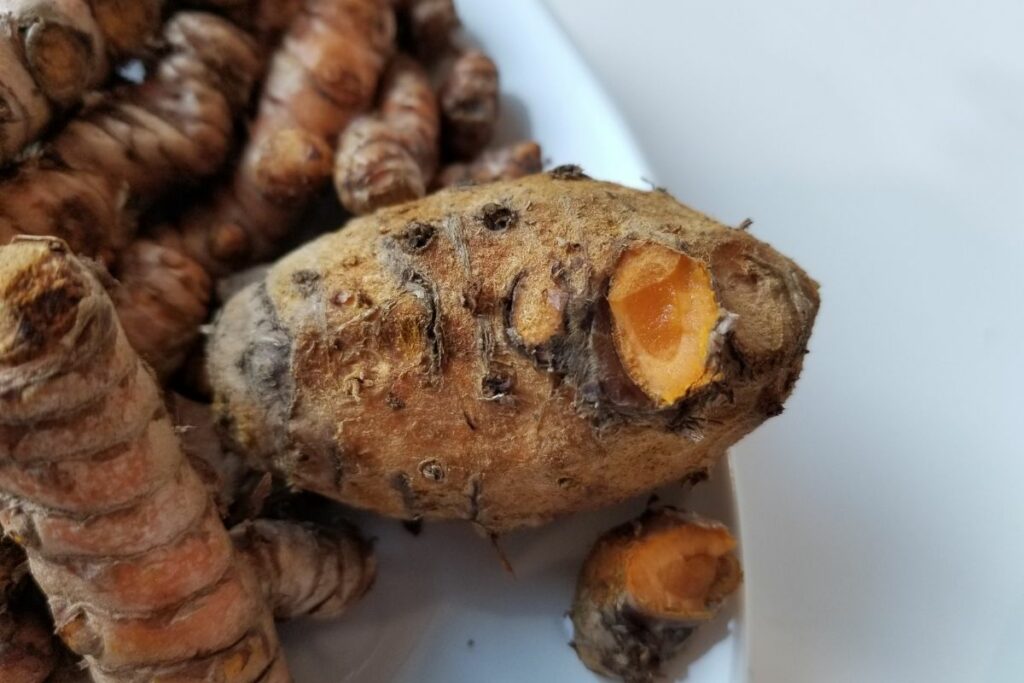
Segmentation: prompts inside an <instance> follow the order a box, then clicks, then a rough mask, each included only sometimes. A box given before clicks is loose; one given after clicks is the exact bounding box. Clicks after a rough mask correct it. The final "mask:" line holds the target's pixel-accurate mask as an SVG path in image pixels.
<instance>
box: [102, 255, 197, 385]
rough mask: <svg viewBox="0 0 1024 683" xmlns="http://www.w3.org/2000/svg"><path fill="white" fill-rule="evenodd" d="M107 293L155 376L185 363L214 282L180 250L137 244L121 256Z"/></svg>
mask: <svg viewBox="0 0 1024 683" xmlns="http://www.w3.org/2000/svg"><path fill="white" fill-rule="evenodd" d="M115 273H116V276H117V278H118V279H119V280H120V282H121V286H120V287H116V288H115V289H114V291H113V292H112V293H111V296H112V298H113V299H114V306H115V307H116V308H117V315H118V317H119V318H120V319H121V325H122V326H123V327H124V331H125V335H127V337H128V342H129V343H130V344H131V345H132V348H133V349H135V351H136V352H137V353H138V354H139V356H141V357H142V360H144V361H146V362H147V363H149V366H150V367H151V368H153V370H154V371H156V374H157V375H158V376H159V377H164V378H165V377H167V376H168V375H170V373H171V372H172V371H173V370H175V369H176V368H177V367H178V366H179V365H181V363H182V362H183V361H184V359H185V355H186V354H187V353H188V351H189V348H190V347H191V346H192V344H193V343H194V342H195V340H196V338H197V337H198V336H199V327H200V325H202V324H203V322H204V321H205V320H206V315H207V310H208V306H209V303H210V295H211V290H212V287H213V284H212V283H211V282H210V278H209V276H207V274H206V271H204V270H203V269H202V267H201V266H200V265H199V264H198V263H196V262H195V261H193V260H192V259H190V258H188V257H187V256H185V255H184V254H182V253H181V252H178V251H175V250H173V249H169V248H167V247H165V246H162V245H160V244H157V243H155V242H152V241H150V240H136V241H135V242H133V243H132V244H131V245H129V247H128V248H127V249H126V250H125V251H124V252H122V253H121V255H120V258H119V259H118V263H117V270H116V271H115Z"/></svg>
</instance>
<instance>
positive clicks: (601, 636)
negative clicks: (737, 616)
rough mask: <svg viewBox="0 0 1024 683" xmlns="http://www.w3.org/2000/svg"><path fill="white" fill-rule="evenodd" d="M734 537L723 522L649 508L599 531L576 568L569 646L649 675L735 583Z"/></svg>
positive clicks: (628, 672) (628, 675)
mask: <svg viewBox="0 0 1024 683" xmlns="http://www.w3.org/2000/svg"><path fill="white" fill-rule="evenodd" d="M735 547H736V540H735V539H734V538H733V537H732V535H731V534H730V533H729V531H728V529H726V528H725V527H724V526H722V525H721V524H718V523H717V522H712V521H709V520H705V519H700V518H697V517H695V516H692V515H685V514H682V513H680V512H677V511H675V510H672V509H662V510H657V511H649V512H647V513H645V514H644V515H643V516H641V517H640V518H639V519H637V520H634V521H632V522H629V523H627V524H624V525H622V526H620V527H617V528H615V529H613V530H611V531H609V532H608V533H607V534H605V535H604V536H602V537H601V538H600V539H599V540H598V542H597V544H596V545H595V546H594V549H593V550H592V551H591V553H590V555H589V556H588V557H587V559H586V561H585V563H584V565H583V570H582V572H581V573H580V578H579V584H578V586H577V591H576V599H575V602H574V603H573V608H572V613H571V614H572V621H573V626H574V627H575V631H576V635H575V639H574V641H573V647H574V648H575V649H576V652H577V654H578V655H579V656H580V659H582V660H583V663H584V664H586V665H587V666H588V667H589V668H591V669H593V670H594V671H596V672H598V673H601V674H605V675H609V676H615V677H619V678H622V679H623V680H625V681H628V682H629V683H646V682H648V681H652V680H653V679H654V677H655V676H657V675H658V674H659V670H660V666H661V664H662V663H663V662H664V661H666V660H667V659H669V658H671V657H672V656H674V655H675V654H676V653H678V652H679V651H680V649H681V648H682V646H683V644H684V643H685V641H686V640H687V638H689V637H690V635H691V634H692V633H693V631H694V630H695V629H696V628H697V627H698V626H699V625H700V624H702V623H704V622H706V621H708V620H710V619H712V618H713V617H714V616H715V614H716V612H717V611H718V608H719V607H720V606H721V604H722V602H723V601H724V600H725V599H726V598H727V597H728V596H729V595H731V594H732V593H733V592H735V591H736V589H737V588H738V587H739V584H740V581H741V579H742V571H741V570H740V565H739V561H738V560H737V559H736V556H735V555H734V553H733V550H734V549H735Z"/></svg>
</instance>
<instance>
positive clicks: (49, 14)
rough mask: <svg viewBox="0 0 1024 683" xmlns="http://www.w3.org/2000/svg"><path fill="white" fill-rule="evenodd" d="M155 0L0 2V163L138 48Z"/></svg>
mask: <svg viewBox="0 0 1024 683" xmlns="http://www.w3.org/2000/svg"><path fill="white" fill-rule="evenodd" d="M162 5H163V1H162V0H7V1H6V2H4V6H3V8H2V9H0V165H2V164H5V163H7V162H8V161H10V160H11V159H13V158H14V157H15V156H17V154H18V153H19V152H21V151H22V150H23V149H24V148H25V146H26V145H28V144H29V143H31V142H33V141H34V140H36V139H37V138H38V137H39V136H40V134H42V133H43V132H44V131H45V130H46V129H47V126H48V125H49V124H50V122H51V121H52V119H53V118H54V115H55V114H58V113H59V112H61V111H63V110H65V109H68V108H70V107H73V106H75V105H77V104H79V103H81V101H82V99H83V98H84V96H85V94H86V93H87V92H89V91H90V90H93V89H95V88H98V87H100V86H101V85H103V82H104V81H105V80H106V79H107V77H108V76H109V75H110V71H111V67H112V65H115V64H116V63H117V62H119V61H121V60H124V59H125V58H128V57H131V56H133V55H137V54H140V53H141V52H143V51H144V49H145V48H146V46H147V43H149V42H150V40H151V38H152V36H153V35H154V34H155V33H156V31H157V29H158V28H159V26H160V11H161V7H162Z"/></svg>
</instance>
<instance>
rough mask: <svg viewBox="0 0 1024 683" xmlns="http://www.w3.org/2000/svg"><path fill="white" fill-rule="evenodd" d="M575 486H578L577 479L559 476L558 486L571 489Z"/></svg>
mask: <svg viewBox="0 0 1024 683" xmlns="http://www.w3.org/2000/svg"><path fill="white" fill-rule="evenodd" d="M574 486H576V480H575V479H573V478H572V477H559V478H558V488H562V489H571V488H573V487H574Z"/></svg>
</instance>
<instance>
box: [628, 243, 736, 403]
mask: <svg viewBox="0 0 1024 683" xmlns="http://www.w3.org/2000/svg"><path fill="white" fill-rule="evenodd" d="M608 303H609V305H610V307H611V312H612V323H613V332H614V338H615V348H616V351H617V352H618V354H619V358H620V359H621V360H622V364H623V366H624V367H625V369H626V372H627V373H628V374H629V376H630V378H631V379H632V380H633V381H634V382H635V383H636V384H637V386H639V387H640V388H641V389H642V390H643V391H644V392H645V393H646V394H647V395H648V396H650V397H651V398H652V399H655V400H656V401H658V402H659V403H662V404H671V403H674V402H675V401H677V400H678V399H680V398H682V397H683V396H685V395H686V393H687V392H688V391H689V390H690V389H692V388H695V387H697V386H700V385H702V384H705V383H707V382H708V381H710V380H711V373H709V372H708V370H707V365H708V363H707V361H708V349H709V347H710V340H711V333H712V332H713V330H714V329H715V326H716V325H717V324H718V318H719V309H718V302H717V301H716V299H715V292H714V289H713V288H712V286H711V275H710V274H709V272H708V269H707V267H706V266H705V265H704V264H703V263H701V262H699V261H697V260H695V259H692V258H690V257H689V256H686V255H685V254H682V253H680V252H677V251H673V250H671V249H669V248H667V247H663V246H659V245H644V246H640V247H636V248H633V249H630V250H629V251H627V252H626V253H625V254H623V256H622V257H621V258H620V260H619V263H618V265H617V266H616V269H615V273H614V275H613V277H612V282H611V287H610V289H609V292H608Z"/></svg>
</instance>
